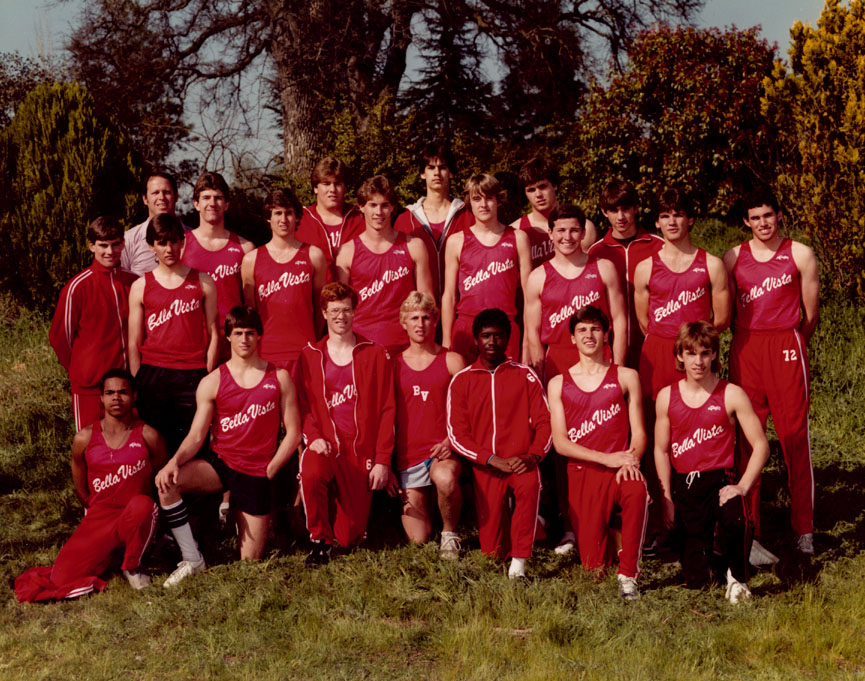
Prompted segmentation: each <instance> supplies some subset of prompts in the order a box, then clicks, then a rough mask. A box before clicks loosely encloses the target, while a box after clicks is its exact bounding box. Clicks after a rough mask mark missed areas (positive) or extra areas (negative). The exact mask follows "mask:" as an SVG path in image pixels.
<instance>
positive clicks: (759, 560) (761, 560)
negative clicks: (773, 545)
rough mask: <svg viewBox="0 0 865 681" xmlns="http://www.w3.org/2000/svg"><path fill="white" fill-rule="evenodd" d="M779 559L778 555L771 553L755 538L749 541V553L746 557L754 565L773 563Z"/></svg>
mask: <svg viewBox="0 0 865 681" xmlns="http://www.w3.org/2000/svg"><path fill="white" fill-rule="evenodd" d="M779 560H780V559H779V558H778V556H776V555H775V554H774V553H772V552H771V551H770V550H769V549H767V548H766V547H765V546H763V545H762V544H761V543H760V542H758V541H757V540H756V539H755V540H754V541H753V542H751V555H750V556H749V557H748V562H749V563H751V565H753V566H754V567H762V566H764V565H774V564H775V563H777V562H778V561H779Z"/></svg>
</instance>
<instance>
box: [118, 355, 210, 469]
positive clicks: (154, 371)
mask: <svg viewBox="0 0 865 681" xmlns="http://www.w3.org/2000/svg"><path fill="white" fill-rule="evenodd" d="M206 375H207V369H166V368H164V367H155V366H151V365H149V364H142V365H141V367H140V368H139V369H138V373H137V374H136V376H135V388H136V390H137V392H138V399H137V402H136V404H137V406H138V415H139V416H140V417H141V420H142V421H144V422H145V423H146V424H147V425H149V426H152V427H153V428H156V430H158V431H159V434H160V435H162V437H163V438H165V445H166V446H167V448H168V456H173V455H174V453H175V452H176V451H177V448H178V447H179V446H180V443H181V442H183V438H185V437H186V435H187V433H189V427H190V426H191V425H192V419H193V417H194V416H195V390H196V388H198V384H199V382H200V381H201V379H202V378H204V377H205V376H206Z"/></svg>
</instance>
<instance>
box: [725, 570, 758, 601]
mask: <svg viewBox="0 0 865 681" xmlns="http://www.w3.org/2000/svg"><path fill="white" fill-rule="evenodd" d="M724 598H726V599H727V600H728V601H730V603H732V604H733V605H735V604H737V603H742V602H744V601H750V600H751V590H750V589H749V588H748V585H747V584H742V582H740V581H738V580H737V579H736V578H735V577H733V573H731V572H730V570H729V569H728V570H727V593H726V594H724Z"/></svg>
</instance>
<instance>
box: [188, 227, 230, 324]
mask: <svg viewBox="0 0 865 681" xmlns="http://www.w3.org/2000/svg"><path fill="white" fill-rule="evenodd" d="M242 260H243V248H242V247H241V246H240V239H238V238H237V235H236V234H235V233H234V232H229V233H228V243H227V244H225V246H223V247H222V248H220V249H219V250H218V251H208V250H207V249H206V248H204V247H203V246H202V245H201V244H200V243H199V242H198V237H196V236H195V230H194V229H193V230H192V231H191V232H187V233H186V247H185V248H184V249H183V264H184V265H188V266H189V267H194V268H195V269H197V270H198V271H200V272H207V274H209V275H210V276H211V278H212V279H213V283H214V284H216V312H217V315H216V316H217V323H218V325H219V332H220V333H222V326H223V323H224V322H225V315H227V314H228V312H229V310H231V308H233V307H235V306H237V305H243V285H242V283H241V280H240V262H241V261H242Z"/></svg>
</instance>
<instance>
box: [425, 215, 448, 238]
mask: <svg viewBox="0 0 865 681" xmlns="http://www.w3.org/2000/svg"><path fill="white" fill-rule="evenodd" d="M445 222H447V220H442V221H441V222H430V223H429V231H430V232H432V235H433V239H434V240H435V242H436V243H438V242H439V239H441V238H442V232H444V231H445Z"/></svg>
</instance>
